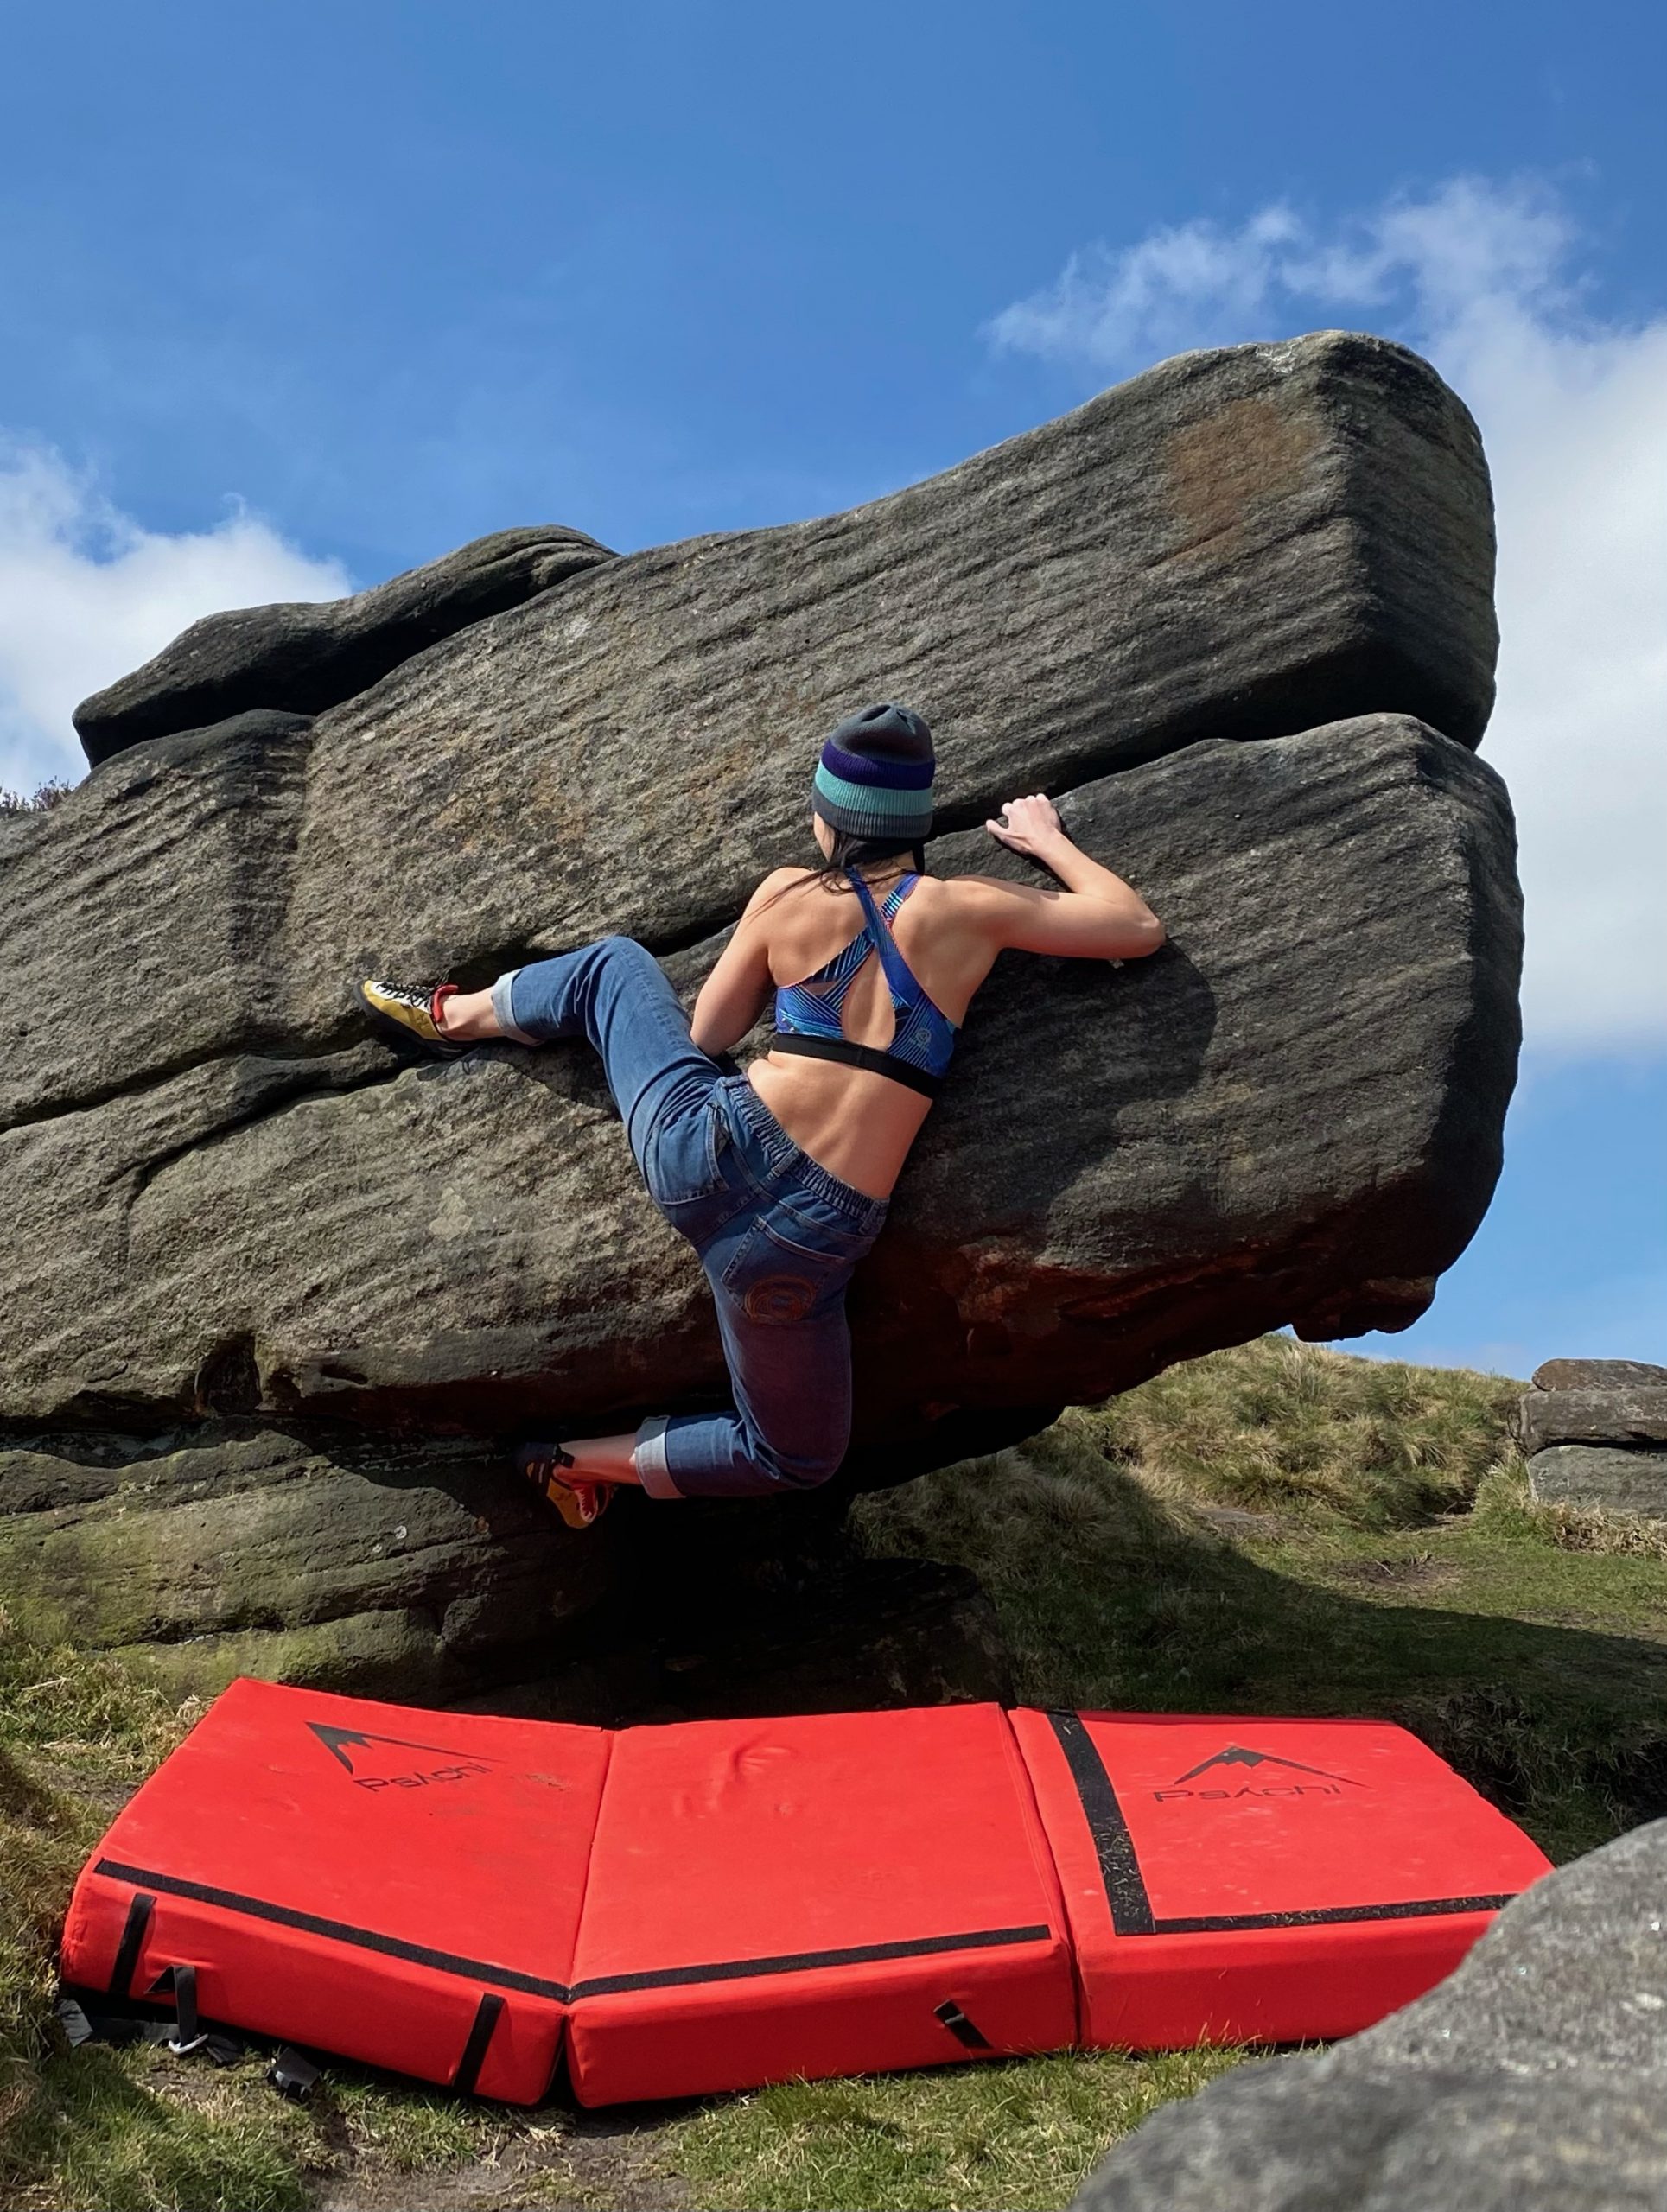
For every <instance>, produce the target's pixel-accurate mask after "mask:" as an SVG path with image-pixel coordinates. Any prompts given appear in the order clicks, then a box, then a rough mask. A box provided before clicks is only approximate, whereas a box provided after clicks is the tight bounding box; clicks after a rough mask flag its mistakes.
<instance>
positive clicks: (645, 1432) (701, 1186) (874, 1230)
mask: <svg viewBox="0 0 1667 2212" xmlns="http://www.w3.org/2000/svg"><path fill="white" fill-rule="evenodd" d="M492 1001H493V1007H494V1009H495V1010H496V1012H497V1015H498V1019H499V1022H500V1023H501V1024H502V1026H503V1028H504V1031H505V1033H506V1035H508V1036H510V1037H512V1038H514V1039H517V1040H518V1041H519V1043H521V1044H523V1045H543V1044H545V1043H548V1042H550V1041H552V1040H554V1039H557V1038H560V1037H585V1038H588V1039H589V1041H590V1043H591V1044H592V1045H594V1046H595V1048H596V1050H597V1052H600V1053H601V1060H602V1066H603V1068H604V1069H605V1071H607V1075H608V1088H609V1090H612V1092H613V1094H614V1103H615V1104H616V1105H617V1106H618V1108H619V1109H620V1116H621V1118H622V1119H623V1121H624V1122H625V1129H626V1135H627V1137H628V1138H629V1140H630V1143H631V1149H632V1152H633V1154H634V1155H635V1158H636V1162H637V1165H638V1166H639V1168H640V1169H641V1170H642V1177H643V1180H644V1182H645V1183H646V1184H647V1185H648V1189H649V1192H650V1194H651V1195H652V1198H654V1200H655V1203H656V1204H657V1205H659V1209H660V1211H661V1212H662V1213H663V1214H664V1215H665V1217H666V1219H667V1220H668V1221H669V1222H670V1223H671V1226H672V1227H673V1228H674V1229H675V1230H679V1231H680V1232H681V1234H682V1235H683V1236H686V1237H687V1238H688V1239H689V1242H690V1243H691V1244H692V1245H693V1246H694V1248H695V1249H696V1251H697V1253H698V1254H699V1255H700V1261H701V1265H702V1266H703V1268H705V1270H706V1276H707V1280H708V1281H709V1283H710V1284H711V1286H712V1295H713V1298H714V1299H715V1300H716V1305H717V1316H718V1331H719V1333H720V1335H721V1336H722V1340H723V1356H724V1357H725V1359H726V1360H727V1361H728V1362H729V1382H730V1387H731V1389H732V1391H733V1394H734V1396H735V1412H734V1413H733V1414H716V1415H711V1414H671V1415H669V1416H666V1415H660V1416H657V1417H656V1418H655V1419H654V1420H652V1421H645V1422H644V1424H643V1426H642V1427H641V1428H640V1430H639V1432H638V1437H637V1471H638V1473H639V1476H640V1477H641V1478H642V1486H643V1488H644V1489H645V1490H646V1491H648V1492H649V1493H650V1495H651V1496H652V1497H770V1496H773V1495H774V1494H775V1493H777V1492H779V1491H785V1490H808V1489H810V1488H811V1487H812V1486H813V1485H814V1484H818V1483H822V1482H826V1480H827V1479H828V1478H829V1476H830V1475H831V1474H832V1473H833V1472H834V1471H835V1470H836V1469H837V1467H838V1465H839V1463H840V1461H841V1460H842V1459H843V1458H844V1456H845V1447H846V1446H847V1444H848V1443H849V1441H850V1431H851V1338H850V1330H849V1327H848V1325H847V1324H846V1320H845V1287H846V1285H847V1284H848V1283H849V1281H850V1278H851V1270H852V1269H853V1268H855V1267H856V1263H857V1262H858V1261H859V1260H860V1259H861V1258H862V1255H863V1254H864V1253H865V1252H866V1251H867V1250H868V1248H869V1246H870V1245H871V1244H872V1243H874V1240H875V1237H876V1236H878V1235H879V1234H880V1230H881V1226H882V1224H884V1222H885V1218H886V1204H885V1201H884V1199H883V1198H868V1197H865V1196H864V1194H863V1193H862V1192H861V1191H854V1190H853V1189H852V1188H851V1186H850V1185H849V1183H842V1182H841V1181H840V1180H839V1179H838V1177H837V1176H836V1175H830V1174H829V1173H828V1172H827V1170H826V1168H824V1167H818V1166H817V1164H816V1162H815V1161H814V1160H809V1159H807V1158H806V1157H805V1154H803V1153H802V1152H801V1151H800V1150H799V1147H798V1146H797V1145H796V1144H795V1143H794V1142H793V1141H792V1138H791V1137H790V1136H789V1135H787V1133H786V1130H785V1129H784V1128H782V1126H781V1124H780V1123H779V1122H778V1121H777V1120H776V1118H775V1116H773V1114H771V1113H770V1112H769V1111H768V1109H767V1108H766V1107H765V1105H764V1103H763V1102H762V1101H761V1100H760V1097H759V1096H758V1094H757V1092H756V1091H755V1090H754V1089H753V1087H752V1085H751V1084H749V1083H748V1080H747V1078H746V1077H745V1076H742V1075H725V1073H724V1072H723V1071H722V1068H720V1067H719V1065H718V1064H717V1063H716V1060H713V1059H710V1058H708V1056H707V1055H706V1054H705V1053H704V1052H700V1051H698V1050H697V1047H696V1046H695V1043H694V1040H693V1039H691V1037H690V1034H689V1017H688V1015H687V1014H685V1013H684V1010H683V1008H682V1007H681V1006H680V1005H679V1004H678V997H677V994H676V993H675V992H674V991H673V989H672V988H671V984H670V983H669V982H667V981H666V979H665V976H664V975H663V974H662V973H661V971H660V968H659V963H658V962H657V961H656V960H655V959H654V957H653V956H652V954H651V953H648V952H646V951H645V950H643V948H642V946H641V945H639V944H635V943H634V942H633V940H632V939H631V938H626V937H605V938H600V939H599V940H598V941H597V942H596V943H595V944H587V945H584V946H582V947H581V949H580V950H578V951H576V952H564V953H562V954H561V955H559V956H558V957H557V958H556V959H554V960H540V961H537V962H535V963H533V964H532V965H531V967H527V968H518V969H512V971H511V973H510V974H508V975H506V976H499V979H498V981H497V982H496V983H495V984H494V985H493V993H492Z"/></svg>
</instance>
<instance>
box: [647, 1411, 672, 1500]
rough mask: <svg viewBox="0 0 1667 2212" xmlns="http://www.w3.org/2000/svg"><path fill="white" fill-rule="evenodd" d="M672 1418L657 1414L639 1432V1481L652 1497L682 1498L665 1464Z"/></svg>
mask: <svg viewBox="0 0 1667 2212" xmlns="http://www.w3.org/2000/svg"><path fill="white" fill-rule="evenodd" d="M669 1419H670V1416H669V1415H668V1414H653V1415H652V1416H651V1418H650V1419H649V1420H647V1421H645V1422H644V1423H643V1425H642V1427H640V1428H639V1430H638V1431H637V1451H636V1460H637V1479H638V1481H639V1483H640V1484H642V1486H643V1488H644V1489H645V1490H646V1491H647V1492H648V1495H649V1496H650V1497H682V1496H683V1492H682V1491H680V1490H679V1489H678V1486H677V1484H675V1483H674V1482H673V1481H672V1479H671V1469H670V1468H669V1467H668V1466H667V1465H666V1464H665V1431H666V1427H667V1423H668V1421H669Z"/></svg>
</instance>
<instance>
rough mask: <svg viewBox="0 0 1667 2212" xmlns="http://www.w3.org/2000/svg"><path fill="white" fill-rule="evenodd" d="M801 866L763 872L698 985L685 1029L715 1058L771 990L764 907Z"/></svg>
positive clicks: (747, 1025) (744, 1031)
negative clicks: (769, 873) (706, 974)
mask: <svg viewBox="0 0 1667 2212" xmlns="http://www.w3.org/2000/svg"><path fill="white" fill-rule="evenodd" d="M803 874H805V870H804V869H803V868H777V869H776V870H775V872H774V873H773V874H771V875H767V876H766V877H765V879H764V880H763V882H762V883H760V886H759V887H758V889H757V890H756V891H755V892H754V893H753V895H752V897H751V898H750V899H748V902H747V911H746V912H745V913H744V914H743V915H742V916H741V919H740V920H739V921H738V922H737V923H736V924H735V935H734V936H733V937H732V938H730V940H729V944H726V945H725V946H724V948H723V950H722V952H721V953H720V954H719V955H718V962H717V965H716V968H714V969H713V970H712V972H711V974H710V975H709V976H708V977H707V978H706V981H705V982H703V984H702V985H701V987H700V995H699V997H698V998H697V1000H696V1001H695V1011H694V1013H693V1014H692V1015H691V1016H690V1024H689V1027H690V1033H691V1035H692V1036H693V1038H694V1040H695V1043H696V1045H697V1046H698V1048H699V1049H700V1051H702V1052H709V1053H710V1054H711V1055H712V1056H713V1057H714V1058H716V1056H717V1055H718V1054H719V1053H720V1052H729V1051H730V1050H731V1049H732V1048H733V1047H734V1046H736V1045H738V1044H739V1043H740V1042H741V1039H742V1038H743V1037H744V1036H745V1035H746V1034H747V1032H748V1030H749V1029H750V1028H751V1027H752V1026H753V1024H754V1022H755V1021H756V1020H758V1018H759V1016H760V1014H762V1013H763V1011H764V1002H765V1001H766V1000H767V998H768V997H769V995H770V946H769V938H768V933H767V927H766V925H765V921H764V910H765V908H766V907H767V906H773V904H774V903H775V900H776V899H778V898H779V896H780V894H781V893H782V892H783V891H785V890H786V887H787V886H788V885H789V884H790V883H793V882H796V881H797V880H799V878H800V877H801V876H802V875H803Z"/></svg>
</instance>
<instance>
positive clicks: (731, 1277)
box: [718, 1210, 862, 1328]
mask: <svg viewBox="0 0 1667 2212" xmlns="http://www.w3.org/2000/svg"><path fill="white" fill-rule="evenodd" d="M794 1226H797V1224H794V1223H793V1221H792V1217H791V1216H789V1217H786V1220H785V1221H784V1219H783V1218H782V1217H781V1212H780V1210H778V1211H776V1212H775V1213H773V1214H767V1215H762V1216H760V1217H759V1218H758V1219H757V1220H755V1221H754V1223H753V1224H752V1226H751V1228H750V1229H749V1230H748V1231H747V1233H746V1235H745V1236H742V1237H741V1241H740V1243H738V1244H737V1245H736V1247H735V1250H734V1252H733V1253H731V1255H730V1256H729V1262H728V1263H727V1265H726V1266H725V1267H724V1269H723V1272H722V1274H721V1275H720V1277H719V1279H718V1280H719V1281H720V1283H721V1285H722V1288H723V1290H724V1292H725V1293H726V1294H728V1296H729V1297H730V1298H731V1299H733V1300H735V1304H736V1305H737V1306H740V1308H741V1312H742V1313H745V1315H746V1316H747V1318H748V1320H749V1321H758V1322H762V1323H763V1324H764V1325H766V1326H768V1327H778V1328H786V1327H791V1326H792V1324H793V1323H794V1322H796V1321H804V1320H807V1319H809V1318H810V1316H811V1314H812V1313H816V1312H817V1311H818V1308H819V1307H821V1306H825V1305H826V1304H827V1303H828V1302H829V1301H830V1300H832V1299H835V1298H837V1297H838V1296H839V1295H840V1294H842V1293H843V1290H844V1288H845V1286H846V1284H847V1283H848V1282H849V1281H850V1278H851V1270H852V1268H855V1266H856V1262H857V1260H858V1259H859V1258H861V1256H862V1254H861V1253H860V1252H852V1251H849V1250H844V1249H840V1250H835V1249H829V1247H828V1246H827V1245H825V1244H824V1243H821V1242H820V1241H818V1243H799V1242H798V1241H796V1240H795V1238H794V1237H793V1236H792V1235H791V1234H789V1233H788V1232H789V1230H791V1229H792V1227H794Z"/></svg>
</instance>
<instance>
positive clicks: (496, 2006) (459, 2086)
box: [451, 1990, 504, 2097]
mask: <svg viewBox="0 0 1667 2212" xmlns="http://www.w3.org/2000/svg"><path fill="white" fill-rule="evenodd" d="M503 2012H504V2000H503V1999H502V1998H501V1997H494V1996H493V1994H492V1993H491V1991H489V1990H488V1992H487V1994H486V1995H485V1996H484V1997H483V1998H482V1999H480V2003H479V2004H478V2005H476V2006H475V2008H474V2022H473V2024H472V2025H471V2026H470V2029H469V2035H468V2042H467V2043H466V2044H464V2045H463V2056H461V2058H460V2059H459V2060H458V2062H457V2071H456V2072H455V2074H454V2075H452V2077H451V2086H452V2087H453V2088H454V2089H455V2090H456V2092H457V2094H458V2095H459V2096H461V2097H468V2096H472V2095H473V2094H474V2085H475V2083H476V2082H478V2081H479V2080H480V2065H481V2062H482V2060H483V2059H484V2058H485V2057H486V2055H487V2045H488V2044H490V2043H491V2041H492V2031H493V2029H494V2028H495V2027H496V2026H497V2024H498V2023H499V2020H500V2019H501V2018H503Z"/></svg>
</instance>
